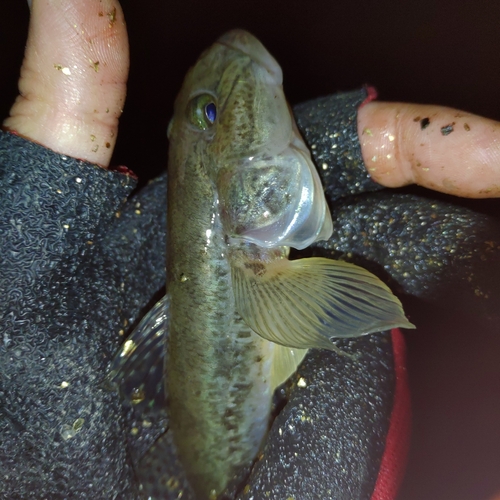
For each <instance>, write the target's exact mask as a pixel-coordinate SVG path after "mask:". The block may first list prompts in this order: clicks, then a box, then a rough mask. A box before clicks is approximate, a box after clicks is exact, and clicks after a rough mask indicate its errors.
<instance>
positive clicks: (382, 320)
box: [232, 257, 415, 349]
mask: <svg viewBox="0 0 500 500" xmlns="http://www.w3.org/2000/svg"><path fill="white" fill-rule="evenodd" d="M232 278H233V287H234V292H235V297H236V309H237V311H238V312H239V314H240V315H241V316H242V317H243V319H244V320H245V322H246V323H247V324H248V326H250V328H252V330H254V331H255V332H256V333H258V334H259V335H261V336H262V337H264V338H265V339H267V340H271V341H272V342H276V343H277V344H281V345H284V346H287V347H295V348H299V349H305V348H310V347H318V348H323V349H333V347H332V343H331V339H332V338H345V337H358V336H360V335H366V334H368V333H373V332H378V331H382V330H387V329H390V328H395V327H403V328H415V327H414V326H413V325H412V324H411V323H410V322H409V321H408V320H407V319H406V317H405V315H404V312H403V308H402V306H401V303H400V302H399V300H398V299H397V297H395V296H394V295H393V294H392V292H391V291H390V289H389V288H388V287H387V286H386V285H385V284H384V283H382V281H380V280H379V279H378V278H377V277H376V276H375V275H373V274H371V273H369V272H368V271H366V270H365V269H363V268H362V267H358V266H355V265H354V264H348V263H347V262H341V261H336V260H331V259H325V258H319V257H314V258H310V259H300V260H294V261H289V260H287V259H276V260H274V261H272V262H270V263H264V262H262V261H259V262H258V263H255V262H245V263H243V264H241V265H239V266H236V265H233V267H232Z"/></svg>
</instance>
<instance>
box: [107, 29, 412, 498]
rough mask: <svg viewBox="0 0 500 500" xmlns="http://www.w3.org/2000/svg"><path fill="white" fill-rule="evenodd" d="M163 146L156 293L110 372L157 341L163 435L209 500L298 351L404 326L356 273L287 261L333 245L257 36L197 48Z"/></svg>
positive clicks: (317, 190)
mask: <svg viewBox="0 0 500 500" xmlns="http://www.w3.org/2000/svg"><path fill="white" fill-rule="evenodd" d="M168 138H169V143H170V144H169V160H168V174H167V175H168V177H167V182H168V193H167V288H166V290H167V294H166V295H165V297H164V298H163V299H162V300H161V301H160V302H159V303H158V304H157V305H156V306H155V307H154V308H153V310H152V312H150V313H149V315H148V318H147V320H146V322H145V323H144V322H143V323H141V325H140V326H139V327H138V331H139V333H137V332H135V334H134V333H133V334H132V336H133V339H134V340H130V341H129V344H128V347H124V348H122V350H121V351H120V353H119V354H118V355H117V359H118V361H117V364H116V366H115V367H114V370H113V374H114V376H115V377H116V373H117V372H118V371H119V369H118V368H117V367H119V365H120V364H123V360H124V359H125V360H126V358H127V357H128V355H129V353H130V351H133V352H134V356H135V357H136V358H138V357H141V356H143V355H149V356H150V357H151V354H148V353H147V351H148V348H149V347H148V346H151V345H154V350H155V351H156V352H158V351H159V350H161V349H162V348H163V347H162V346H163V344H162V342H167V344H168V348H167V349H166V361H165V366H164V370H165V381H166V400H168V409H167V412H168V418H169V430H168V432H169V433H172V436H173V441H174V443H175V446H176V449H177V452H178V455H179V458H180V461H181V463H182V465H183V468H184V470H185V473H186V476H187V478H188V481H189V483H190V485H191V487H192V489H193V491H194V493H195V497H196V498H197V499H199V500H206V499H215V498H216V497H217V496H218V495H219V494H220V493H221V492H222V491H223V490H224V488H225V487H226V486H227V485H228V483H230V481H231V480H233V479H234V478H235V477H238V474H239V473H240V471H241V470H243V469H244V468H245V467H249V466H250V465H251V464H252V462H253V461H254V460H255V458H256V456H257V454H258V452H259V450H260V449H261V447H262V446H263V442H264V440H265V436H266V434H267V431H268V427H269V419H270V412H271V403H272V397H273V393H274V390H275V389H276V387H278V386H279V385H280V384H282V383H283V382H284V381H286V380H287V379H288V378H289V377H290V376H291V375H292V374H293V373H294V372H295V371H296V369H297V367H298V365H299V364H300V363H301V361H302V360H303V358H304V356H305V355H306V353H307V351H308V349H311V348H318V349H330V350H335V349H336V347H335V344H334V343H333V342H332V339H339V338H352V337H358V336H361V335H367V334H370V333H374V332H379V331H383V330H387V329H390V328H395V327H403V328H413V327H414V326H413V325H412V324H411V323H410V322H409V321H408V320H407V319H406V317H405V315H404V312H403V309H402V305H401V303H400V301H399V300H398V299H397V297H396V296H394V295H393V293H392V292H391V290H390V289H389V288H388V287H387V286H386V285H385V284H384V283H383V282H382V281H380V280H379V279H378V278H377V277H376V276H374V275H373V274H371V273H369V272H368V271H367V270H365V269H363V268H361V267H358V266H355V265H353V264H350V263H346V262H342V261H335V260H331V259H326V258H319V257H312V258H303V259H296V260H290V259H289V256H290V255H289V254H290V249H291V248H294V249H297V250H302V249H304V248H307V247H308V246H310V245H311V244H313V243H315V242H317V241H321V240H328V239H329V238H330V236H331V235H332V231H333V224H332V215H331V213H330V210H329V208H328V205H327V201H326V198H325V195H324V191H323V187H322V185H321V181H320V178H319V175H318V172H317V170H316V167H315V165H314V163H313V161H312V159H311V155H310V153H309V150H308V148H307V146H306V144H305V142H304V140H303V138H302V136H301V135H300V132H299V130H298V128H297V126H296V123H295V120H294V118H293V114H292V112H291V108H290V106H289V104H288V102H287V100H286V98H285V95H284V91H283V74H282V70H281V67H280V66H279V64H278V63H277V62H276V60H275V59H274V58H273V57H272V56H271V54H270V53H269V52H268V51H267V50H266V48H265V47H264V46H263V45H262V44H261V42H259V41H258V40H257V38H255V37H254V36H253V35H251V34H250V33H248V32H246V31H243V30H233V31H230V32H228V33H226V34H224V35H223V36H222V37H220V38H219V39H218V40H217V41H216V42H215V44H214V45H212V46H211V47H210V48H209V49H207V50H206V51H205V52H203V54H202V55H201V56H200V58H199V59H198V61H197V62H196V64H195V65H194V66H193V67H192V68H191V69H190V71H189V72H188V74H187V75H186V77H185V80H184V83H183V85H182V88H181V90H180V93H179V95H178V97H177V99H176V101H175V104H174V114H173V118H172V120H171V123H170V125H169V128H168ZM159 325H160V326H159ZM158 339H160V340H158ZM165 339H166V340H165ZM130 342H132V343H133V349H131V344H130ZM125 345H126V343H125V344H124V346H125ZM138 345H140V348H137V346H138ZM124 349H126V351H127V352H125V351H124ZM156 373H157V370H156Z"/></svg>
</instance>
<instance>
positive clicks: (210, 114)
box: [205, 102, 217, 123]
mask: <svg viewBox="0 0 500 500" xmlns="http://www.w3.org/2000/svg"><path fill="white" fill-rule="evenodd" d="M205 116H206V117H207V120H208V121H209V122H210V123H213V122H214V121H215V119H216V118H217V108H216V106H215V103H213V102H210V103H208V104H207V105H206V106H205Z"/></svg>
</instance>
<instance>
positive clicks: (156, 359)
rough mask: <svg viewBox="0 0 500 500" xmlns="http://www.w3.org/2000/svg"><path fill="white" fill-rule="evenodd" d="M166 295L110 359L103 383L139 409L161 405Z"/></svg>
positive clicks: (166, 309)
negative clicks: (108, 369) (111, 359)
mask: <svg viewBox="0 0 500 500" xmlns="http://www.w3.org/2000/svg"><path fill="white" fill-rule="evenodd" d="M169 302H170V301H169V297H168V295H164V296H163V297H162V298H161V299H160V300H159V301H158V302H157V303H156V304H155V305H154V306H153V308H152V309H151V310H150V311H149V312H148V313H147V314H146V315H145V316H144V318H142V320H141V321H140V323H139V324H138V325H137V327H136V328H135V329H134V331H133V332H132V333H131V334H130V336H129V337H128V338H127V340H125V342H124V343H123V345H122V347H121V348H120V350H119V351H118V352H117V353H116V355H115V357H114V359H113V361H112V362H111V369H110V371H109V373H108V375H107V382H108V384H110V385H111V386H113V387H116V388H118V389H119V390H120V393H121V394H122V397H123V398H124V399H125V401H127V402H128V403H130V404H132V405H133V406H134V407H136V408H137V409H138V411H139V412H145V413H147V412H150V411H162V410H163V409H164V408H165V385H164V381H163V365H164V361H165V349H166V336H167V334H168V308H169Z"/></svg>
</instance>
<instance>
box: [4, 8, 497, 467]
mask: <svg viewBox="0 0 500 500" xmlns="http://www.w3.org/2000/svg"><path fill="white" fill-rule="evenodd" d="M69 5H71V4H69ZM101 5H102V4H100V3H99V8H102V7H101ZM95 7H96V4H95V3H91V2H88V3H87V4H86V5H85V7H84V8H85V12H81V13H80V14H76V15H77V16H80V15H81V16H82V17H81V18H80V17H77V18H76V23H75V19H74V18H73V19H71V18H70V19H69V22H68V18H66V21H64V22H66V23H67V25H66V26H73V25H74V24H77V25H78V24H79V23H80V22H83V18H84V17H85V16H86V15H87V14H88V12H89V11H87V9H90V8H95ZM44 8H47V9H48V8H53V4H52V6H51V5H49V4H48V3H45V2H41V1H39V2H36V1H35V3H34V6H33V18H32V25H33V26H36V25H37V24H36V23H37V22H39V23H48V22H49V21H48V20H46V19H45V20H43V19H44V18H43V17H38V18H37V15H36V13H37V12H38V14H39V15H40V16H43V15H44V12H50V11H44V10H43V9H44ZM37 9H41V10H38V11H37ZM102 9H103V10H102V12H103V14H104V15H103V16H99V12H100V11H99V10H97V9H95V10H94V14H95V13H97V17H98V18H103V17H104V18H105V19H101V21H104V23H102V24H104V25H105V26H108V27H109V22H108V21H109V17H107V16H108V14H109V13H112V12H113V9H114V4H113V3H111V2H110V4H109V6H108V8H107V9H104V8H102ZM114 16H117V17H116V18H115V19H116V21H115V23H114V24H112V26H111V27H109V30H110V31H111V32H113V30H114V29H116V30H117V33H114V34H113V37H111V40H112V41H116V42H117V43H116V45H114V44H111V45H112V47H108V46H107V43H108V42H109V40H108V39H107V38H105V37H103V38H101V37H100V36H97V37H96V38H95V40H94V41H93V45H94V46H95V43H96V42H97V43H99V41H101V42H102V43H103V50H104V51H106V50H108V49H112V50H113V53H111V54H108V55H107V56H106V55H105V56H104V57H103V58H102V59H101V58H99V66H98V68H99V70H98V71H97V72H96V66H95V63H96V62H97V60H96V59H95V58H93V57H89V55H90V56H92V55H94V53H93V52H92V53H91V54H88V53H86V52H85V51H83V52H80V51H78V50H73V49H74V47H71V46H70V45H69V44H68V38H66V37H67V36H68V32H65V31H64V30H62V31H61V32H60V31H59V30H58V29H55V28H54V29H53V30H52V29H51V30H45V31H42V32H41V33H40V34H37V35H36V36H35V35H33V36H34V38H31V40H35V41H36V43H39V44H41V45H40V46H39V47H36V46H34V45H31V46H29V47H28V52H27V57H26V61H25V64H26V65H27V66H25V70H23V72H25V75H27V76H26V78H27V80H25V81H24V82H23V83H22V85H23V89H24V90H23V92H24V93H25V95H24V97H23V98H21V99H20V100H19V102H18V103H17V105H16V106H14V108H13V112H12V115H13V116H12V117H11V118H10V119H8V120H7V121H6V123H5V125H6V126H7V127H8V128H10V129H11V130H14V131H16V132H17V133H19V134H20V135H23V136H25V137H27V138H30V139H32V140H35V141H37V142H39V143H41V144H43V145H44V146H46V147H49V148H50V149H53V150H54V151H57V152H60V153H62V154H66V155H70V156H74V157H77V158H81V159H86V160H88V161H91V162H96V163H99V164H100V165H102V166H106V165H107V164H108V163H109V157H110V153H111V150H112V146H113V141H114V139H115V138H116V127H117V116H118V115H119V112H120V109H121V105H122V102H123V96H124V74H125V72H126V71H125V70H124V68H126V57H123V56H124V54H125V52H126V44H125V45H123V43H124V28H123V24H120V11H119V10H118V11H117V13H116V14H113V15H112V16H111V17H114ZM49 17H50V19H51V20H55V19H57V15H55V16H54V12H50V16H49ZM106 18H107V19H108V21H107V20H106ZM64 22H63V23H62V24H63V25H64ZM43 25H44V24H38V26H39V27H40V26H43ZM113 26H116V27H115V28H113ZM120 26H121V28H120ZM34 32H35V33H37V32H36V30H35V31H34ZM85 32H86V33H88V32H89V31H88V30H85ZM57 33H63V34H64V38H62V39H60V40H58V41H57V46H58V47H60V48H64V49H66V48H67V49H68V52H71V53H70V54H69V57H70V59H69V60H68V62H67V63H65V64H67V65H66V66H65V65H64V64H60V63H57V62H53V61H51V60H50V57H49V58H48V59H45V58H44V57H43V53H44V52H43V48H44V41H43V36H44V34H46V35H50V39H51V40H52V41H55V40H57V39H56V36H55V34H57ZM73 33H74V32H73ZM107 33H109V32H108V31H107V28H105V29H104V30H103V31H102V32H100V35H103V34H107ZM38 37H42V38H41V39H39V38H38ZM115 37H116V38H115ZM70 38H71V37H70ZM77 40H78V43H79V44H80V43H83V44H85V42H86V40H85V37H81V38H78V37H77ZM30 43H31V42H30ZM51 43H53V42H51ZM87 46H88V44H87ZM35 47H36V50H37V51H40V52H39V54H40V53H41V54H42V57H38V58H37V59H38V60H37V62H36V65H34V64H32V62H31V63H30V53H31V55H32V56H34V55H35V54H36V52H35ZM47 47H50V46H47ZM78 47H80V45H78ZM106 47H107V48H106ZM52 50H53V47H51V48H50V50H49V52H48V53H49V54H53V52H51V51H52ZM30 51H31V52H30ZM75 53H76V54H77V60H76V61H75V60H72V59H71V58H72V57H74V56H75ZM96 53H97V54H101V52H100V51H99V50H97V52H96ZM78 54H79V55H78ZM66 55H67V54H65V53H63V54H60V56H58V57H60V58H61V59H64V58H65V57H66ZM103 61H108V62H107V64H104V62H103ZM112 61H117V62H116V65H115V63H113V62H112ZM42 62H44V63H45V67H43V65H42ZM54 64H56V65H57V66H59V65H60V66H61V68H59V67H54ZM73 64H77V65H78V66H79V67H80V69H82V68H85V71H83V70H82V71H81V72H80V71H79V72H78V73H77V77H78V78H76V80H74V81H73V80H72V79H69V78H64V77H71V76H72V74H71V75H66V74H65V73H64V72H63V69H64V68H69V69H70V71H71V66H72V65H73ZM33 67H34V68H35V70H30V69H29V68H33ZM87 67H88V69H87ZM110 68H111V69H110ZM26 70H27V71H26ZM32 71H34V73H32ZM107 71H110V72H109V73H106V72H107ZM30 77H32V78H33V80H30ZM40 77H41V78H40ZM52 77H53V78H52ZM59 77H60V78H59ZM36 82H38V83H36ZM110 82H112V83H110ZM68 83H69V85H68ZM101 84H102V85H101ZM32 85H33V87H32ZM29 89H31V90H29ZM89 89H94V90H92V91H91V92H89V93H88V94H87V91H88V90H89ZM95 89H99V91H98V92H97V91H96V90H95ZM75 90H76V93H75V94H73V93H72V92H73V91H75ZM82 93H83V94H85V95H84V96H83V97H85V99H81V100H80V101H79V96H80V97H81V96H82ZM75 95H76V96H77V97H75ZM28 96H36V99H35V100H34V101H33V102H30V100H29V98H28ZM61 96H63V97H61ZM61 100H62V101H63V102H64V103H65V105H64V107H60V106H59V105H58V104H59V103H60V102H61ZM82 105H83V106H82ZM370 106H371V105H370ZM366 108H368V105H367V106H366V107H365V108H362V109H366ZM102 109H104V112H103V111H102ZM106 109H109V112H106ZM68 110H69V112H68ZM94 110H97V111H98V113H94ZM95 114H97V115H98V120H97V122H96V121H95V118H96V117H95ZM108 116H109V119H108ZM479 120H480V121H481V120H482V119H479ZM410 125H411V124H410ZM370 126H371V125H370ZM364 128H365V127H363V130H364ZM68 130H69V131H70V133H69V134H68V133H67V131H68ZM382 135H383V134H382ZM92 136H95V138H94V139H92ZM438 138H439V139H441V138H442V137H438ZM108 143H109V147H107V144H108ZM431 143H432V144H434V142H432V139H431ZM432 144H431V146H432ZM96 145H99V148H98V149H97V150H95V151H94V149H95V146H96ZM490 146H492V147H493V146H494V144H492V145H490ZM379 147H380V146H379ZM490 149H491V148H490ZM364 154H365V150H363V155H364ZM403 167H404V166H403V165H402V164H399V165H398V164H396V168H395V170H396V171H398V169H403ZM429 172H430V170H429ZM432 175H433V173H431V174H430V177H428V178H427V180H428V181H429V182H435V181H434V180H433V178H432ZM426 182H427V181H426ZM373 341H374V342H375V340H373ZM322 359H323V363H325V362H326V358H325V357H322ZM311 363H312V365H314V366H315V368H314V369H316V367H317V365H316V362H313V361H311ZM332 376H333V373H332ZM346 376H347V374H346ZM354 378H355V377H354ZM375 386H376V387H379V386H378V384H377V383H376V382H375ZM297 391H298V389H297ZM381 392H383V393H384V394H389V393H390V390H389V391H388V392H384V391H381ZM323 395H325V394H324V393H323ZM297 404H301V403H300V402H299V401H297ZM389 406H390V404H389ZM351 415H352V414H351ZM385 416H386V417H387V413H385ZM110 418H111V416H110ZM276 432H278V431H276ZM278 434H279V433H278ZM306 437H307V435H306V434H305V435H304V439H305V438H306ZM346 439H348V438H346ZM382 440H383V439H382ZM345 442H347V441H344V443H345ZM379 458H380V457H379ZM365 459H368V460H369V462H370V463H375V462H374V459H372V458H371V457H370V454H369V453H368V454H367V455H365ZM309 465H311V464H309ZM372 474H373V471H372Z"/></svg>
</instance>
